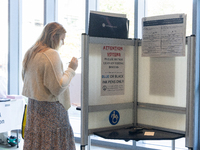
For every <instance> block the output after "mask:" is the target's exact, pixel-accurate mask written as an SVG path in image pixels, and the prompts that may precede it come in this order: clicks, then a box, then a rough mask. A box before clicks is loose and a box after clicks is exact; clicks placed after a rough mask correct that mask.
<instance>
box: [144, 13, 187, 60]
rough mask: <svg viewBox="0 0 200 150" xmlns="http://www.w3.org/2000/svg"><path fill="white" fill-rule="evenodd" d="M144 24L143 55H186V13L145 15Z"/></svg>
mask: <svg viewBox="0 0 200 150" xmlns="http://www.w3.org/2000/svg"><path fill="white" fill-rule="evenodd" d="M142 25H143V26H142V31H143V33H142V56H149V57H173V56H185V34H186V33H185V32H186V15H185V14H175V15H163V16H156V17H144V18H143V19H142Z"/></svg>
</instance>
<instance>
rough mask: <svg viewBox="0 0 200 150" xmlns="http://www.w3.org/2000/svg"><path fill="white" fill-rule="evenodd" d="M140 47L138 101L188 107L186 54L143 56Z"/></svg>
mask: <svg viewBox="0 0 200 150" xmlns="http://www.w3.org/2000/svg"><path fill="white" fill-rule="evenodd" d="M141 53H142V48H141V47H139V61H138V66H139V67H138V102H141V103H151V104H159V105H168V106H175V107H186V83H187V47H186V56H181V57H142V56H141V55H142V54H141Z"/></svg>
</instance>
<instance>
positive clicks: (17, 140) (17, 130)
mask: <svg viewBox="0 0 200 150" xmlns="http://www.w3.org/2000/svg"><path fill="white" fill-rule="evenodd" d="M17 148H19V130H17Z"/></svg>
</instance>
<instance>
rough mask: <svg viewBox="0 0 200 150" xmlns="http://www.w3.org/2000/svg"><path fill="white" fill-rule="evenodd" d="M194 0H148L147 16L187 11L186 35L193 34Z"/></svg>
mask: <svg viewBox="0 0 200 150" xmlns="http://www.w3.org/2000/svg"><path fill="white" fill-rule="evenodd" d="M192 4H193V0H167V1H164V0H146V6H147V7H146V17H149V16H158V15H167V14H176V13H185V14H187V23H186V36H190V35H191V34H192Z"/></svg>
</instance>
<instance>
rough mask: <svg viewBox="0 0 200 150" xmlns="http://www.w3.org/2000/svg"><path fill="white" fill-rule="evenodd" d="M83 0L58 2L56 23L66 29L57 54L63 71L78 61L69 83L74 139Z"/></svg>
mask: <svg viewBox="0 0 200 150" xmlns="http://www.w3.org/2000/svg"><path fill="white" fill-rule="evenodd" d="M84 6H85V0H59V1H58V22H59V23H61V24H62V25H63V26H64V28H65V29H66V31H67V33H66V37H65V43H64V45H63V46H62V47H61V48H60V50H59V53H60V56H61V59H62V61H63V66H64V69H67V67H68V64H69V62H70V61H71V59H72V57H76V58H78V59H79V64H78V68H77V70H76V76H75V77H74V78H73V79H72V81H71V83H70V96H71V102H72V103H73V105H72V107H71V108H70V109H69V111H68V112H69V118H70V123H71V126H72V128H73V131H74V135H75V137H80V126H81V122H80V121H81V117H80V115H81V112H80V111H77V110H76V108H75V107H76V106H77V105H80V98H81V97H80V95H81V61H80V60H81V34H82V33H85V7H84Z"/></svg>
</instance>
